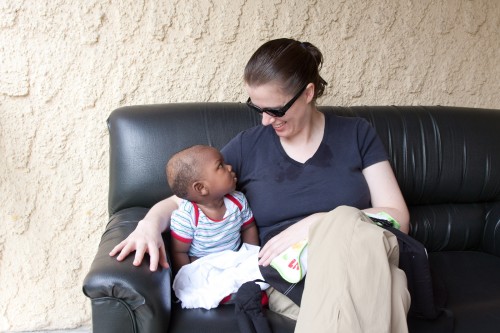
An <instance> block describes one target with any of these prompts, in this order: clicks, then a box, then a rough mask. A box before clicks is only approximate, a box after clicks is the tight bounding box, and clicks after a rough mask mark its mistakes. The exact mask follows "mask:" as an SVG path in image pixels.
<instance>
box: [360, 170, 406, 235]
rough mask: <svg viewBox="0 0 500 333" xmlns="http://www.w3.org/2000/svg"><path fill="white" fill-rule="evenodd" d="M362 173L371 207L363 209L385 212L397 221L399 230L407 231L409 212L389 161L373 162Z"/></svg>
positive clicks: (371, 211)
mask: <svg viewBox="0 0 500 333" xmlns="http://www.w3.org/2000/svg"><path fill="white" fill-rule="evenodd" d="M363 175H364V176H365V179H366V182H367V183H368V187H369V189H370V196H371V201H372V207H373V208H369V209H365V211H366V212H370V213H377V212H382V211H384V212H386V213H387V214H389V215H391V216H392V217H393V218H394V219H395V220H397V221H398V222H399V224H400V225H401V229H400V230H401V231H403V232H404V233H408V232H409V229H410V213H409V212H408V207H407V206H406V203H405V200H404V198H403V194H402V193H401V190H400V189H399V185H398V182H397V180H396V177H395V176H394V172H393V171H392V168H391V165H390V164H389V162H388V161H384V162H379V163H375V164H373V165H371V166H369V167H367V168H365V169H364V170H363Z"/></svg>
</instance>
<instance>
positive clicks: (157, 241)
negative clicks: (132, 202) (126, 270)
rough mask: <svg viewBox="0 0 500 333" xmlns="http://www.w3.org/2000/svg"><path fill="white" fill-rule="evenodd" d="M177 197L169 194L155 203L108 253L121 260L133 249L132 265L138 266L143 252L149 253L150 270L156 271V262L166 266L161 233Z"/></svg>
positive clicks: (168, 221) (173, 208)
mask: <svg viewBox="0 0 500 333" xmlns="http://www.w3.org/2000/svg"><path fill="white" fill-rule="evenodd" d="M179 200H180V199H179V198H177V197H176V196H171V197H169V198H167V199H165V200H162V201H160V202H158V203H157V204H155V205H154V206H153V207H151V209H150V210H149V212H148V213H147V214H146V216H145V217H144V219H143V220H141V221H139V223H138V224H137V227H136V228H135V230H134V231H133V232H132V233H131V234H130V235H129V236H128V237H127V238H126V239H125V240H124V241H122V242H121V243H120V244H118V245H116V246H115V247H114V248H113V250H111V252H110V253H109V255H110V256H115V255H117V254H118V256H117V257H116V259H117V260H118V261H122V260H123V259H125V258H126V257H127V256H128V255H129V254H131V253H132V252H134V251H135V258H134V265H135V266H139V265H140V264H141V263H142V260H143V259H144V254H145V253H149V256H150V266H149V269H150V270H151V271H156V269H157V268H158V264H160V266H162V267H164V268H168V262H167V254H166V250H165V244H164V243H163V239H162V237H161V233H162V232H164V231H165V230H167V229H168V227H169V225H170V216H172V212H173V211H174V210H175V209H177V207H178V206H179Z"/></svg>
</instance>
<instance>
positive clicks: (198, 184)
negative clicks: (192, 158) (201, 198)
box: [193, 182, 208, 195]
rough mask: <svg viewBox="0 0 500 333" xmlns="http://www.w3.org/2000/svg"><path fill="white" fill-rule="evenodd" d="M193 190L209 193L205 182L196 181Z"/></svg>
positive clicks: (198, 192) (203, 193) (202, 193)
mask: <svg viewBox="0 0 500 333" xmlns="http://www.w3.org/2000/svg"><path fill="white" fill-rule="evenodd" d="M193 190H194V192H195V193H196V194H198V195H207V194H208V188H207V187H206V186H205V184H204V183H203V182H194V183H193Z"/></svg>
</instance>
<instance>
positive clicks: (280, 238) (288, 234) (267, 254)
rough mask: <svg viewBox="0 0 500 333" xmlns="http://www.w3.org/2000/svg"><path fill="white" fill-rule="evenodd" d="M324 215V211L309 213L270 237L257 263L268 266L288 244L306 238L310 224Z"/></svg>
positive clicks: (290, 244)
mask: <svg viewBox="0 0 500 333" xmlns="http://www.w3.org/2000/svg"><path fill="white" fill-rule="evenodd" d="M324 215H325V213H316V214H313V215H310V216H308V217H306V218H304V219H302V220H300V221H298V222H297V223H295V224H293V225H291V226H290V227H288V228H287V229H285V230H283V231H282V232H280V233H279V234H277V235H276V236H274V237H273V238H271V239H270V240H269V241H268V242H267V243H266V245H264V246H263V247H262V249H261V250H260V252H259V258H260V259H259V265H262V266H268V265H269V264H270V263H271V261H272V260H273V259H274V258H275V257H277V256H278V255H280V254H281V253H283V251H285V250H286V249H288V248H289V247H290V246H292V245H293V244H295V243H297V242H299V241H301V240H303V239H306V238H308V233H309V227H310V226H311V224H312V223H314V222H315V221H318V220H319V219H321V218H322V217H323V216H324Z"/></svg>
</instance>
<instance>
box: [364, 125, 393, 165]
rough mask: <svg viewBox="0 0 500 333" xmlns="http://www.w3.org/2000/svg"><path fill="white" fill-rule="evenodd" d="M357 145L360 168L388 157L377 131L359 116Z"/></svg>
mask: <svg viewBox="0 0 500 333" xmlns="http://www.w3.org/2000/svg"><path fill="white" fill-rule="evenodd" d="M358 146H359V152H360V155H361V161H362V169H365V168H367V167H369V166H370V165H373V164H375V163H378V162H382V161H386V160H387V159H388V155H387V152H386V149H385V147H384V145H383V143H382V140H380V137H379V136H378V134H377V132H376V131H375V129H374V128H373V127H372V126H371V125H370V123H368V121H366V120H365V119H362V118H360V121H359V125H358Z"/></svg>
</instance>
